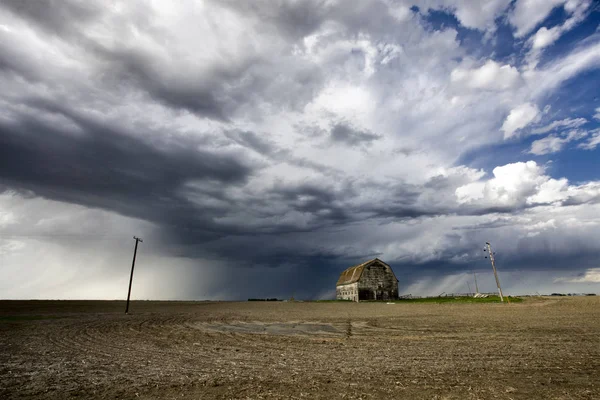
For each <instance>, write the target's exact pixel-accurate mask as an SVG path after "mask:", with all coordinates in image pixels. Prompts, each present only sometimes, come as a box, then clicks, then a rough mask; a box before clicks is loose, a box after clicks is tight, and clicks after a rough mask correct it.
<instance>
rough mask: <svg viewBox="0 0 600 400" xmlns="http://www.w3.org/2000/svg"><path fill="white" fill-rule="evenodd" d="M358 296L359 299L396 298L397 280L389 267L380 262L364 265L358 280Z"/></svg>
mask: <svg viewBox="0 0 600 400" xmlns="http://www.w3.org/2000/svg"><path fill="white" fill-rule="evenodd" d="M358 296H359V300H395V299H397V298H398V281H397V280H396V277H395V276H394V273H393V272H392V270H391V268H389V267H387V266H386V265H384V264H381V263H374V264H371V265H369V266H367V267H365V269H364V270H363V273H362V275H361V277H360V280H359V281H358Z"/></svg>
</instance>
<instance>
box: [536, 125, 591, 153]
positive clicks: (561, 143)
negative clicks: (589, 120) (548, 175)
mask: <svg viewBox="0 0 600 400" xmlns="http://www.w3.org/2000/svg"><path fill="white" fill-rule="evenodd" d="M587 135H588V132H586V131H582V130H572V131H569V132H566V133H563V134H561V135H549V136H547V137H545V138H543V139H539V140H535V141H534V142H533V143H532V144H531V149H530V150H529V153H531V154H535V155H538V156H541V155H544V154H551V153H556V152H559V151H561V150H562V149H563V148H564V147H565V145H566V144H567V143H569V142H572V141H575V140H580V139H583V138H584V137H586V136H587Z"/></svg>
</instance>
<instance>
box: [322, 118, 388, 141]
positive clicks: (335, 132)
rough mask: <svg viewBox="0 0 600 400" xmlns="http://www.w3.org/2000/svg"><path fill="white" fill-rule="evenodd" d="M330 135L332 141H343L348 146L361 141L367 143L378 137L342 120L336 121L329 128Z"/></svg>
mask: <svg viewBox="0 0 600 400" xmlns="http://www.w3.org/2000/svg"><path fill="white" fill-rule="evenodd" d="M330 137H331V140H332V141H333V142H337V143H343V144H345V145H348V146H356V145H359V144H363V143H364V144H369V143H371V142H372V141H374V140H377V139H379V138H380V136H378V135H375V134H373V133H371V132H368V131H362V130H360V129H356V128H355V127H353V126H350V125H348V124H346V123H343V122H340V123H337V124H335V125H334V126H333V127H332V128H331V134H330Z"/></svg>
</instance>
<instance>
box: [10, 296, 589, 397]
mask: <svg viewBox="0 0 600 400" xmlns="http://www.w3.org/2000/svg"><path fill="white" fill-rule="evenodd" d="M123 310H124V303H123V302H99V301H98V302H96V301H89V302H81V301H80V302H77V301H4V302H0V398H2V399H17V398H19V399H20V398H33V399H69V398H83V399H96V398H102V399H104V398H107V399H114V398H119V399H156V398H170V399H190V398H195V399H212V398H218V399H288V398H295V399H298V398H306V399H315V398H330V399H342V398H344V399H359V398H361V399H387V398H390V399H392V398H393V399H421V398H423V399H600V297H573V298H560V299H554V298H553V299H541V298H536V299H529V300H526V301H524V302H523V303H519V304H510V305H507V304H415V303H413V304H394V305H392V304H382V303H377V304H375V303H370V304H369V303H361V304H355V303H298V302H286V303H284V302H277V303H275V302H248V303H206V302H198V303H194V302H133V303H132V305H131V308H130V310H131V312H130V314H129V315H125V314H124V313H123Z"/></svg>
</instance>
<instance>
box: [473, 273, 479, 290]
mask: <svg viewBox="0 0 600 400" xmlns="http://www.w3.org/2000/svg"><path fill="white" fill-rule="evenodd" d="M473 278H475V291H476V292H477V293H479V287H477V274H476V273H475V271H473Z"/></svg>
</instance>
